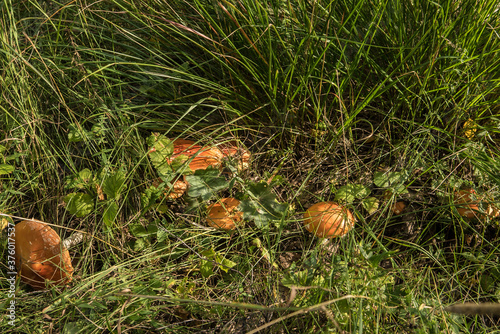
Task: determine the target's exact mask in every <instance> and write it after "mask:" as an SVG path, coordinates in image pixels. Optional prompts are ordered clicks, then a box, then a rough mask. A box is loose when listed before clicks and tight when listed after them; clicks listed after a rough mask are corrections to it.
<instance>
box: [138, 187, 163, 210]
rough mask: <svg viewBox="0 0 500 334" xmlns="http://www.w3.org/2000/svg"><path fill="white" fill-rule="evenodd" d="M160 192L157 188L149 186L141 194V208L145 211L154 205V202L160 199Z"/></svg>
mask: <svg viewBox="0 0 500 334" xmlns="http://www.w3.org/2000/svg"><path fill="white" fill-rule="evenodd" d="M161 193H162V190H160V189H159V188H157V187H154V186H150V187H149V188H147V189H146V190H144V192H143V193H142V194H141V208H142V209H143V210H147V209H149V208H151V207H152V206H153V205H155V203H156V200H157V199H158V198H160V196H161Z"/></svg>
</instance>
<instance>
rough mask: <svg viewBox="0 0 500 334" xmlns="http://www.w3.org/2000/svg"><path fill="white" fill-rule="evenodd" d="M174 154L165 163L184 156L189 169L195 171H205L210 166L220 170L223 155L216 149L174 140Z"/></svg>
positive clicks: (190, 141) (182, 140)
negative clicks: (187, 161)
mask: <svg viewBox="0 0 500 334" xmlns="http://www.w3.org/2000/svg"><path fill="white" fill-rule="evenodd" d="M173 144H174V153H173V154H172V156H170V157H169V158H168V159H167V161H168V163H169V164H171V163H172V162H173V161H174V159H176V158H179V157H182V156H185V157H187V158H188V159H187V160H189V159H191V158H192V159H191V160H190V162H189V169H190V170H191V171H193V172H194V171H195V170H198V169H207V168H208V167H210V166H212V167H215V168H220V166H221V164H222V159H223V157H224V154H223V153H222V151H221V150H220V149H218V148H217V147H205V146H201V145H198V144H196V143H195V142H194V141H192V140H186V139H176V140H174V141H173Z"/></svg>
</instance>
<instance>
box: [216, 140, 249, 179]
mask: <svg viewBox="0 0 500 334" xmlns="http://www.w3.org/2000/svg"><path fill="white" fill-rule="evenodd" d="M219 148H220V150H221V151H222V154H223V155H224V158H234V159H236V161H237V162H238V171H240V172H242V171H244V170H247V169H248V167H249V166H250V156H251V155H250V151H248V150H247V149H245V148H244V147H243V146H242V145H240V144H238V142H237V141H235V140H231V141H229V142H225V143H222V144H220V145H219Z"/></svg>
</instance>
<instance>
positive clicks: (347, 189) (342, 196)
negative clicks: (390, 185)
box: [335, 183, 370, 204]
mask: <svg viewBox="0 0 500 334" xmlns="http://www.w3.org/2000/svg"><path fill="white" fill-rule="evenodd" d="M368 195H370V189H369V188H368V187H366V186H364V185H362V184H352V183H349V184H346V185H345V186H342V187H340V188H339V189H338V190H337V191H336V193H335V200H336V201H338V202H341V203H347V204H350V203H352V202H354V200H355V199H356V198H358V199H362V198H365V197H366V196H368Z"/></svg>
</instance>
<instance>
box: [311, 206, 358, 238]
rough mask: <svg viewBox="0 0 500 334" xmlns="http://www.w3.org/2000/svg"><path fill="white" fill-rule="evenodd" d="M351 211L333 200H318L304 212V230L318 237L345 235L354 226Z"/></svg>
mask: <svg viewBox="0 0 500 334" xmlns="http://www.w3.org/2000/svg"><path fill="white" fill-rule="evenodd" d="M354 221H355V220H354V216H353V215H352V213H351V211H349V209H347V208H346V207H343V206H341V205H339V204H337V203H333V202H320V203H316V204H314V205H313V206H311V207H310V208H309V209H307V211H306V212H305V213H304V221H303V223H304V226H305V228H306V230H308V231H309V232H311V233H313V234H315V235H316V236H317V237H320V238H335V237H341V236H343V235H345V234H346V233H347V232H349V230H350V229H351V228H353V227H354Z"/></svg>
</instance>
